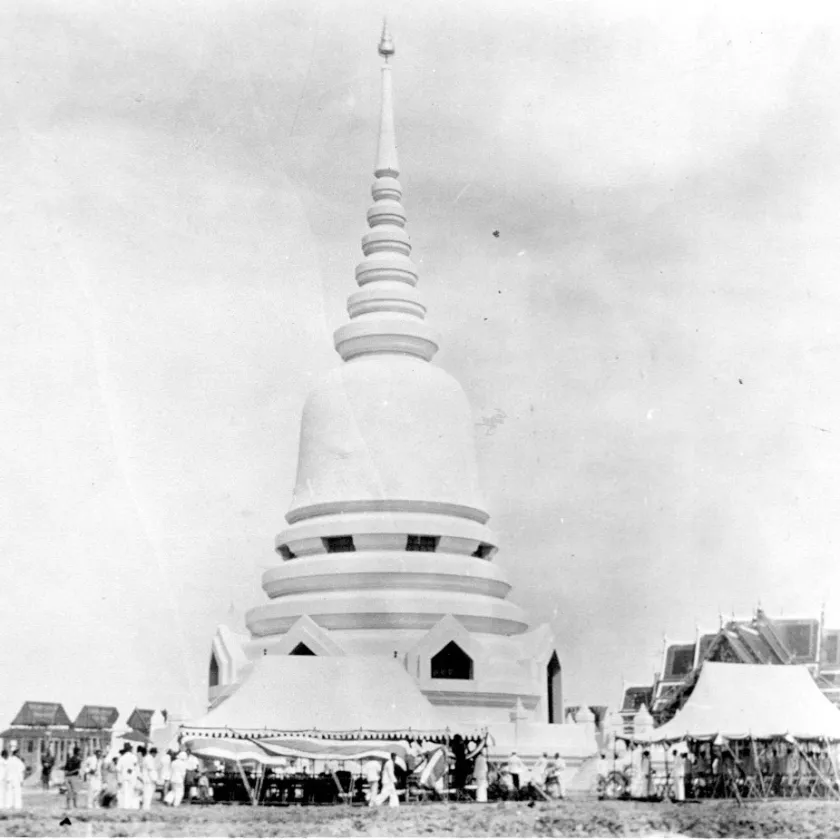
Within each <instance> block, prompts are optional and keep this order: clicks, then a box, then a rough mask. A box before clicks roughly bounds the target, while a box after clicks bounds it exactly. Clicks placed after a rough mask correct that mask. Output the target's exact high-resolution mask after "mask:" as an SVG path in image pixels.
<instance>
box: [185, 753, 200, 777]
mask: <svg viewBox="0 0 840 840" xmlns="http://www.w3.org/2000/svg"><path fill="white" fill-rule="evenodd" d="M200 769H201V764H200V762H199V760H198V759H197V758H196V757H195V756H194V755H193V754H192V753H190V754H189V755H188V756H187V770H193V771H194V772H196V773H197V772H198V771H199V770H200Z"/></svg>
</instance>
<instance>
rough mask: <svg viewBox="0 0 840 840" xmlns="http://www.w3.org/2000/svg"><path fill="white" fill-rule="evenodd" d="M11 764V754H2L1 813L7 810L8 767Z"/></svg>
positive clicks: (0, 756)
mask: <svg viewBox="0 0 840 840" xmlns="http://www.w3.org/2000/svg"><path fill="white" fill-rule="evenodd" d="M8 763H9V753H8V752H7V751H6V750H3V752H0V811H2V810H3V809H5V808H6V798H7V797H6V765H7V764H8Z"/></svg>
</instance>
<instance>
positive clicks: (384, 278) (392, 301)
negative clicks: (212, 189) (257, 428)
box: [334, 23, 438, 361]
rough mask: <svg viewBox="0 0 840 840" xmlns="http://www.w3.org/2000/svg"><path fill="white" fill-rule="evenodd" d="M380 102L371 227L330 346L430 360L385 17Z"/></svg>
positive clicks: (431, 343)
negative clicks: (344, 317) (405, 201)
mask: <svg viewBox="0 0 840 840" xmlns="http://www.w3.org/2000/svg"><path fill="white" fill-rule="evenodd" d="M378 51H379V54H380V55H381V56H382V57H383V59H384V61H383V64H382V70H381V75H382V104H381V108H380V115H379V143H378V146H377V153H376V165H375V168H374V171H373V174H374V177H375V179H376V180H375V181H374V182H373V187H372V189H371V193H372V195H373V205H372V206H371V207H370V209H369V210H368V212H367V222H368V226H369V227H370V231H369V232H368V233H366V234H365V235H364V236H363V237H362V253H363V254H364V256H365V258H364V259H363V260H362V261H361V262H360V263H359V264H358V265H357V266H356V283H357V284H358V286H359V291H357V292H354V293H353V294H351V295H350V296H349V297H348V299H347V314H348V315H349V316H350V323H349V324H345V325H343V326H342V327H339V328H338V329H337V330H336V331H335V334H334V341H335V349H336V350H337V351H338V353H339V354H340V355H341V358H342V359H344V360H345V361H349V360H350V359H354V358H356V357H357V356H362V355H366V354H372V353H401V354H406V355H409V356H415V357H419V358H421V359H423V360H424V361H429V360H430V359H431V358H432V357H433V356H434V355H435V353H436V352H437V350H438V344H437V340H436V338H435V335H434V333H433V331H432V330H431V329H430V328H429V327H428V325H427V324H426V323H425V318H426V307H425V306H424V305H423V302H422V300H421V298H420V295H419V293H418V292H417V289H416V288H415V287H416V285H417V281H418V272H417V266H416V265H415V264H414V261H413V260H412V259H411V240H410V239H409V236H408V233H407V232H406V230H405V222H406V215H405V208H404V207H403V205H402V194H403V193H402V186H401V184H400V182H399V174H400V169H399V160H398V158H397V146H396V134H395V131H394V103H393V90H392V80H391V65H390V64H389V62H388V59H389V58H390V57H391V56H393V55H394V52H395V49H394V42H393V39H392V38H391V34H390V32H389V31H388V25H387V23H385V25H384V26H383V29H382V38H381V39H380V42H379V50H378Z"/></svg>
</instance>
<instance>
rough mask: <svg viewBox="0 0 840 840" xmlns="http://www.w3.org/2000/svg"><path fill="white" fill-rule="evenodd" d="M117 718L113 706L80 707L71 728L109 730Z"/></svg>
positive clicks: (118, 714) (117, 714)
mask: <svg viewBox="0 0 840 840" xmlns="http://www.w3.org/2000/svg"><path fill="white" fill-rule="evenodd" d="M119 716H120V713H119V712H118V711H117V709H115V708H114V707H113V706H82V710H81V711H80V712H79V714H78V715H77V716H76V720H75V721H74V722H73V726H75V727H76V729H110V728H111V727H112V726H113V725H114V724H115V723H116V722H117V718H118V717H119Z"/></svg>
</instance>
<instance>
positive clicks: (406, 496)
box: [210, 28, 563, 725]
mask: <svg viewBox="0 0 840 840" xmlns="http://www.w3.org/2000/svg"><path fill="white" fill-rule="evenodd" d="M379 53H380V55H381V56H382V57H383V58H384V64H383V66H382V112H381V124H380V133H379V149H378V154H377V159H376V168H375V170H374V175H375V178H376V180H375V181H374V184H373V190H372V192H373V199H374V202H373V205H372V206H371V208H370V209H369V210H368V213H367V220H368V225H369V227H370V230H369V232H368V233H366V234H365V235H364V236H363V237H362V252H363V253H364V259H363V260H362V261H361V262H360V263H359V264H358V265H357V266H356V282H357V284H358V286H359V290H358V291H356V292H354V293H353V294H351V295H350V296H349V298H348V302H347V311H348V314H349V316H350V320H349V323H346V324H344V325H343V326H340V327H339V328H338V329H337V330H336V332H335V348H336V350H337V351H338V353H339V355H340V356H341V358H342V360H343V362H342V364H341V365H340V366H339V367H337V368H336V369H335V370H333V371H332V372H330V373H329V374H328V375H327V376H326V378H325V379H324V380H323V382H322V383H321V384H320V385H318V386H317V387H315V389H314V390H313V391H312V393H311V394H310V395H309V397H308V399H307V401H306V405H305V407H304V409H303V418H302V423H301V436H300V453H299V461H298V471H297V482H296V484H295V488H294V496H293V499H292V503H291V507H290V508H289V511H288V513H287V514H286V521H287V522H288V527H286V528H285V529H284V530H283V531H281V533H280V534H279V535H278V536H277V539H276V551H277V555H278V562H277V565H276V566H275V567H274V568H272V569H270V570H269V571H267V572H266V573H265V574H264V575H263V579H262V586H263V589H264V591H265V593H266V595H267V596H268V601H267V603H264V604H261V605H260V606H257V607H254V608H253V609H252V610H250V611H249V612H248V613H247V616H246V623H247V627H248V630H249V632H250V636H246V635H244V634H237V633H233V632H231V631H230V630H229V629H228V628H226V627H224V626H221V627H219V628H218V630H217V632H216V635H215V636H214V639H213V645H212V655H211V662H210V701H211V704H212V703H215V702H218V701H219V700H220V699H222V698H223V697H225V696H227V695H229V694H230V693H231V692H232V691H233V690H235V688H236V686H237V685H238V684H239V683H240V682H241V681H242V679H243V678H244V677H245V676H246V675H247V673H248V672H249V669H250V666H251V663H253V662H254V661H255V660H256V659H257V658H258V657H263V656H290V655H301V654H314V655H316V656H342V655H381V656H383V657H389V658H396V659H398V660H399V661H400V662H401V663H402V664H403V665H404V667H405V668H406V670H407V671H408V673H409V674H410V675H411V676H412V677H413V678H414V679H415V680H416V682H417V685H418V687H419V688H420V690H421V691H422V692H423V694H424V695H425V696H426V697H427V698H428V699H429V700H430V701H431V702H432V703H434V704H436V705H438V706H444V707H446V714H447V715H448V716H449V719H450V720H457V721H463V722H465V723H470V724H474V725H475V724H477V725H483V724H490V723H494V722H495V723H499V724H509V723H510V720H511V717H510V715H511V712H512V711H515V710H517V709H524V715H525V716H526V719H527V720H528V721H530V722H533V723H543V724H546V723H558V724H560V723H562V721H563V705H562V704H563V699H562V690H561V676H560V674H561V672H560V663H559V659H558V656H557V654H556V652H555V649H554V639H553V635H552V632H551V629H550V628H549V626H548V625H542V626H540V627H538V628H536V629H530V628H529V625H528V620H527V618H526V616H525V614H524V613H523V611H522V610H521V609H520V608H519V607H518V606H517V605H516V604H514V603H513V602H511V601H510V600H508V594H509V593H510V589H511V585H510V583H509V582H508V579H507V576H506V575H505V573H504V571H503V570H502V569H501V568H500V567H499V566H498V565H497V564H496V563H495V562H494V558H495V555H496V552H497V546H498V543H497V539H496V536H495V535H494V534H493V532H492V531H491V530H490V528H489V527H488V525H487V522H488V519H489V516H488V513H487V511H486V510H485V506H484V502H483V500H482V495H481V489H480V487H479V481H478V472H477V469H476V461H475V448H474V440H473V418H472V414H471V410H470V406H469V403H468V401H467V398H466V396H465V394H464V392H463V390H462V388H461V386H460V385H459V384H458V382H456V381H455V379H453V378H452V376H450V375H449V374H448V373H446V372H445V371H444V370H441V369H440V368H439V367H435V366H434V365H433V364H432V363H431V360H432V358H433V356H434V355H435V353H436V352H437V349H438V344H437V339H436V338H435V336H434V333H433V332H432V330H431V329H430V328H429V326H428V325H427V324H426V321H425V317H426V307H425V306H424V305H423V301H422V298H421V296H420V294H419V293H418V290H417V288H416V286H417V281H418V272H417V266H416V265H415V264H414V262H413V261H412V260H411V256H410V254H411V244H410V241H409V237H408V234H407V233H406V231H405V222H406V215H405V210H404V209H403V206H402V204H401V203H400V202H401V198H402V188H401V186H400V182H399V181H398V180H397V179H398V176H399V165H398V163H397V152H396V146H395V140H394V119H393V107H392V95H391V66H390V64H389V63H388V59H389V58H390V57H391V56H392V55H393V54H394V46H393V42H392V40H391V37H390V35H389V33H388V31H387V28H386V29H385V30H383V34H382V39H381V42H380V44H379ZM313 690H317V687H313Z"/></svg>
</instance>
